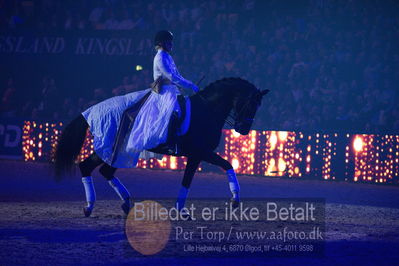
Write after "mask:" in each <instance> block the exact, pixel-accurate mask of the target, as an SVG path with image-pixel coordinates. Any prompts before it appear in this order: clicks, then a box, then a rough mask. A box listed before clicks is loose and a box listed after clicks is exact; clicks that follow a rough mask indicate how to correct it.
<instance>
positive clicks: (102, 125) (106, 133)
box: [82, 85, 178, 168]
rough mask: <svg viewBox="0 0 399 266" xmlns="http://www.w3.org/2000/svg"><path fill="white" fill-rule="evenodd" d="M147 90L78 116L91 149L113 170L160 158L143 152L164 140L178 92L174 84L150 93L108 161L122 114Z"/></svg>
mask: <svg viewBox="0 0 399 266" xmlns="http://www.w3.org/2000/svg"><path fill="white" fill-rule="evenodd" d="M150 91H151V90H150V89H146V90H142V91H137V92H132V93H129V94H126V95H123V96H116V97H112V98H110V99H107V100H105V101H102V102H100V103H98V104H96V105H93V106H92V107H90V108H89V109H87V110H86V111H84V112H83V113H82V115H83V117H84V118H85V119H86V121H87V123H88V124H89V129H90V132H91V134H92V135H93V138H94V143H93V145H94V150H95V152H96V154H97V155H98V156H100V158H101V159H102V160H103V161H104V162H106V163H107V164H109V165H111V166H113V167H116V168H131V167H136V165H137V162H138V159H139V158H145V159H148V158H151V157H156V158H158V159H159V158H162V156H160V155H156V154H154V153H150V152H147V151H145V150H147V149H151V148H155V147H156V146H158V145H159V144H162V143H165V142H166V140H167V137H168V136H167V133H168V126H169V120H170V116H171V115H172V112H173V110H174V109H175V108H176V104H177V94H178V89H177V87H176V86H175V85H165V86H164V87H163V92H162V93H161V94H157V93H154V92H151V94H150V96H149V97H148V98H147V100H146V102H145V103H144V104H143V106H142V107H141V109H140V111H139V112H138V114H137V116H136V119H135V121H134V124H133V127H132V128H131V130H130V131H129V132H127V136H126V138H125V141H124V143H123V146H122V148H121V149H119V151H118V155H117V157H116V160H115V159H114V162H113V161H112V156H113V148H114V143H115V138H116V136H117V133H118V129H119V126H120V122H121V118H122V115H123V112H124V111H125V110H126V109H127V108H129V107H131V106H133V105H134V104H136V103H137V102H139V101H140V100H141V99H142V98H143V97H144V96H145V95H146V94H147V93H148V92H150Z"/></svg>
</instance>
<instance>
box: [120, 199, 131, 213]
mask: <svg viewBox="0 0 399 266" xmlns="http://www.w3.org/2000/svg"><path fill="white" fill-rule="evenodd" d="M121 208H122V210H123V212H124V213H125V214H126V215H129V212H130V209H131V208H133V206H132V204H131V203H130V200H127V201H125V202H124V203H122V205H121Z"/></svg>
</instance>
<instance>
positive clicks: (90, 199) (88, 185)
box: [82, 176, 96, 209]
mask: <svg viewBox="0 0 399 266" xmlns="http://www.w3.org/2000/svg"><path fill="white" fill-rule="evenodd" d="M82 183H83V186H84V188H85V193H86V201H87V207H88V208H91V209H93V207H94V202H95V201H96V191H95V190H94V184H93V178H92V177H91V176H86V177H82Z"/></svg>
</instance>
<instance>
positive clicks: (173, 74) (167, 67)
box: [158, 53, 198, 92]
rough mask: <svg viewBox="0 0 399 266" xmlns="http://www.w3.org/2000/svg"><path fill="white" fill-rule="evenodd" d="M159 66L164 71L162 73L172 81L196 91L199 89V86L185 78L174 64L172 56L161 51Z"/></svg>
mask: <svg viewBox="0 0 399 266" xmlns="http://www.w3.org/2000/svg"><path fill="white" fill-rule="evenodd" d="M158 60H159V62H158V66H159V69H160V70H161V72H162V75H163V76H164V77H166V78H167V79H169V80H170V81H172V82H173V83H174V84H176V85H178V86H179V87H183V88H187V89H192V90H194V91H195V92H197V91H198V87H197V86H196V85H195V84H194V83H192V82H191V81H189V80H186V79H185V78H183V77H182V76H181V75H180V73H179V71H178V70H177V69H176V67H173V66H172V62H171V60H172V59H171V57H170V56H169V55H168V54H166V53H161V54H160V57H159V58H158Z"/></svg>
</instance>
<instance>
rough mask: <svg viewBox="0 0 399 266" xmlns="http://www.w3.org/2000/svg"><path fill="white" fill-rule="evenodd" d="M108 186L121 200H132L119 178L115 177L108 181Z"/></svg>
mask: <svg viewBox="0 0 399 266" xmlns="http://www.w3.org/2000/svg"><path fill="white" fill-rule="evenodd" d="M108 184H109V185H110V186H111V187H112V188H113V189H114V190H115V192H116V194H118V196H119V198H120V199H121V200H128V199H130V193H129V191H128V190H127V189H126V187H125V186H124V185H123V184H122V183H121V181H120V180H119V179H118V178H116V177H114V178H112V179H111V180H108Z"/></svg>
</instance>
